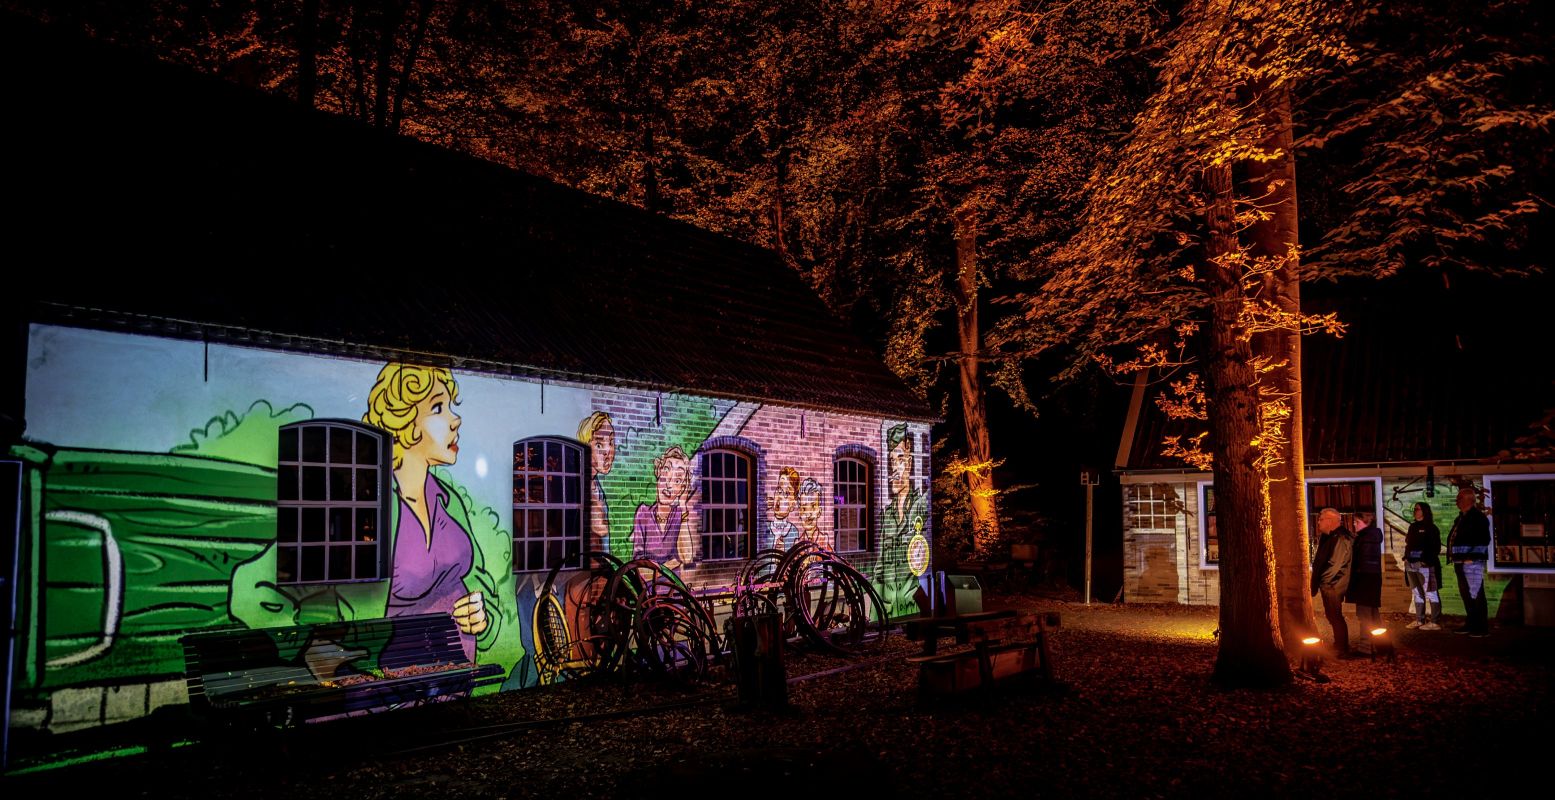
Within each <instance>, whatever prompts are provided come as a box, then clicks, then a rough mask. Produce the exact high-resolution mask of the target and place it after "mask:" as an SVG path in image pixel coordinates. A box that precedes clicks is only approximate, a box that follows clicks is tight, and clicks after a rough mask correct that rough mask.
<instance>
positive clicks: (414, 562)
mask: <svg viewBox="0 0 1555 800" xmlns="http://www.w3.org/2000/svg"><path fill="white" fill-rule="evenodd" d="M396 494H397V493H396ZM425 497H426V501H427V509H428V517H427V519H428V521H429V523H430V527H431V528H432V537H431V546H430V547H429V546H428V540H427V532H426V529H425V528H423V527H422V526H421V520H419V519H417V518H416V514H415V512H414V511H412V510H411V508H410V506H409V505H408V504H407V503H406V502H405V501H404V500H403V499H400V500H399V502H398V508H397V511H396V513H397V515H398V517H399V521H398V527H397V529H396V532H395V535H394V577H393V579H392V580H391V581H390V583H389V606H388V616H391V617H399V616H407V615H410V614H433V613H444V614H446V613H448V612H449V610H450V609H452V608H453V607H454V603H455V602H457V601H458V600H459V599H460V598H462V597H464V596H465V595H466V594H468V593H469V591H470V590H469V589H468V588H466V587H465V585H464V578H465V576H466V575H468V574H469V573H470V567H471V566H472V565H473V564H474V560H475V551H474V546H473V545H472V544H471V542H470V534H469V532H468V531H466V530H465V529H464V528H462V527H460V525H459V523H458V522H457V521H455V520H454V519H453V518H452V517H451V516H449V513H448V502H449V498H448V491H447V490H446V489H445V488H443V485H442V484H441V483H439V482H438V481H437V479H436V478H434V477H433V476H432V475H431V474H430V473H428V475H427V484H426V495H425ZM459 638H460V640H461V642H462V643H463V645H464V655H465V658H467V659H469V660H470V661H474V660H475V637H474V636H471V635H470V634H467V633H461V634H460V636H459Z"/></svg>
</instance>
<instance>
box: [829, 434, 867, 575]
mask: <svg viewBox="0 0 1555 800" xmlns="http://www.w3.org/2000/svg"><path fill="white" fill-rule="evenodd" d="M874 488H875V483H874V469H873V467H872V465H871V464H870V463H869V462H867V461H864V460H863V459H860V458H854V457H851V456H838V457H837V460H836V461H834V462H832V489H833V492H834V499H835V502H836V506H835V507H834V509H833V510H832V530H833V531H835V532H836V538H835V541H836V543H837V552H839V553H851V552H859V551H863V550H871V549H873V548H874V546H875V537H874V533H873V531H872V527H873V525H872V523H873V520H874V518H875V513H874V498H875V492H874Z"/></svg>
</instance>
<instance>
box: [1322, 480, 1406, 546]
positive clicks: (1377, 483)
mask: <svg viewBox="0 0 1555 800" xmlns="http://www.w3.org/2000/svg"><path fill="white" fill-rule="evenodd" d="M1334 483H1369V484H1371V497H1372V508H1371V513H1372V515H1373V516H1372V519H1373V520H1374V521H1375V522H1374V524H1375V525H1376V526H1377V528H1378V529H1379V530H1381V531H1382V532H1383V537H1382V541H1383V545H1382V546H1383V550H1384V552H1385V551H1386V549H1387V541H1388V538H1387V517H1385V516H1383V515H1384V514H1386V513H1387V509H1386V508H1385V507H1384V506H1383V502H1382V478H1381V477H1370V476H1362V477H1349V478H1307V480H1306V486H1307V539H1308V541H1309V542H1311V543H1312V544H1311V546H1312V547H1314V548H1315V547H1317V538H1318V533H1317V515H1318V514H1319V513H1320V512H1322V510H1323V507H1321V506H1319V505H1317V504H1316V503H1314V502H1312V487H1313V486H1314V485H1318V484H1334ZM1339 517H1340V521H1339V525H1340V527H1342V528H1343V529H1344V530H1347V531H1348V530H1351V528H1350V520H1351V519H1353V518H1354V517H1355V514H1354V511H1353V510H1351V511H1344V510H1342V509H1341V510H1340V511H1339Z"/></svg>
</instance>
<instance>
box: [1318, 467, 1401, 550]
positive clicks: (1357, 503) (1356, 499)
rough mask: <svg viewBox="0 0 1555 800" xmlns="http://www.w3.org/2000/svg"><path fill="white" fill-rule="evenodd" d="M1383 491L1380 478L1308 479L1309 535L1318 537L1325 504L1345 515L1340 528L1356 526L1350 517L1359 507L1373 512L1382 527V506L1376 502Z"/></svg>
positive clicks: (1378, 524)
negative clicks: (1320, 515)
mask: <svg viewBox="0 0 1555 800" xmlns="http://www.w3.org/2000/svg"><path fill="white" fill-rule="evenodd" d="M1381 495H1382V481H1381V479H1380V478H1361V479H1359V480H1344V481H1331V480H1326V479H1308V481H1307V535H1308V536H1309V537H1311V541H1314V542H1316V541H1317V539H1318V532H1317V516H1318V514H1321V513H1322V512H1323V509H1325V508H1332V509H1335V510H1336V511H1338V512H1339V516H1340V517H1342V518H1343V522H1342V526H1343V527H1342V528H1341V530H1346V531H1348V530H1353V529H1352V528H1351V527H1350V521H1351V520H1352V519H1354V518H1355V515H1356V513H1357V512H1360V511H1366V512H1370V513H1371V514H1372V515H1373V518H1374V519H1376V520H1377V526H1378V527H1382V525H1383V517H1382V509H1381V508H1380V507H1379V506H1378V505H1377V498H1378V497H1380V496H1381Z"/></svg>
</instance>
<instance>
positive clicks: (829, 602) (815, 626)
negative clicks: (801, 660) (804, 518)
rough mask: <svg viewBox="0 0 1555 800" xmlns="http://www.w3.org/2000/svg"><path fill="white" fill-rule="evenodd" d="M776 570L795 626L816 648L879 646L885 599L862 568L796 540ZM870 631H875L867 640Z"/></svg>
mask: <svg viewBox="0 0 1555 800" xmlns="http://www.w3.org/2000/svg"><path fill="white" fill-rule="evenodd" d="M779 572H780V574H781V576H782V579H783V594H784V597H785V599H786V600H787V603H788V607H789V610H790V613H792V615H793V617H794V621H795V623H796V626H797V627H798V628H799V631H800V633H802V634H803V635H804V637H805V638H806V639H807V640H809V641H810V642H813V643H815V644H817V645H819V646H821V647H824V648H827V649H830V650H834V651H837V652H839V653H844V654H853V653H858V652H861V651H864V650H867V649H872V648H874V647H878V646H879V645H880V644H881V643H882V642H883V641H884V638H885V632H886V619H885V604H884V603H883V602H881V599H880V595H879V594H878V593H877V592H876V591H875V588H874V586H873V585H871V584H870V582H869V579H868V578H866V577H864V575H863V573H861V572H859V571H858V570H856V569H854V568H853V567H851V566H849V565H848V563H847V562H846V561H844V560H843V559H842V558H841V557H839V556H837V555H836V554H835V553H832V552H831V551H829V550H827V549H825V548H823V547H821V546H819V545H816V544H814V543H812V542H801V543H800V544H798V545H795V546H794V547H793V548H792V549H790V550H789V551H788V553H787V554H785V555H784V557H783V563H782V565H781V566H780V569H779ZM871 630H874V631H875V632H876V634H877V635H876V636H875V637H874V638H873V639H871V638H869V633H870V631H871Z"/></svg>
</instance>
